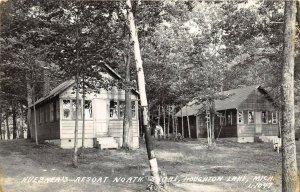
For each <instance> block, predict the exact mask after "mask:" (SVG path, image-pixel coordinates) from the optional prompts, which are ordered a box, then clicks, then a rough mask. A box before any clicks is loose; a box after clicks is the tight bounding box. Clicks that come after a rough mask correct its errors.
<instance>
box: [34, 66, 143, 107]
mask: <svg viewBox="0 0 300 192" xmlns="http://www.w3.org/2000/svg"><path fill="white" fill-rule="evenodd" d="M103 66H104V68H105V69H106V71H107V72H108V73H109V74H111V75H112V76H113V77H115V78H116V79H122V77H121V76H120V75H119V74H118V73H117V72H116V71H115V70H113V69H112V68H111V67H110V66H109V65H107V64H106V63H103ZM73 84H75V80H74V79H70V80H68V81H64V82H63V83H61V84H60V85H58V86H57V87H55V88H54V89H52V90H51V91H50V93H49V94H48V95H47V96H44V97H42V98H40V99H39V100H37V101H36V102H35V105H37V104H40V103H43V102H44V101H47V100H48V99H51V98H53V97H55V96H57V95H59V94H60V93H62V92H63V91H65V90H66V89H68V88H69V87H70V86H72V85H73ZM133 91H134V93H136V94H139V93H138V92H137V91H136V90H133ZM32 106H33V104H32V105H30V106H29V107H32Z"/></svg>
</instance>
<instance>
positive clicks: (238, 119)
mask: <svg viewBox="0 0 300 192" xmlns="http://www.w3.org/2000/svg"><path fill="white" fill-rule="evenodd" d="M240 112H241V116H240ZM240 119H241V122H240ZM244 122H245V121H244V111H243V110H237V123H238V124H239V125H241V124H244Z"/></svg>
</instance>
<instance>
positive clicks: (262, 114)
mask: <svg viewBox="0 0 300 192" xmlns="http://www.w3.org/2000/svg"><path fill="white" fill-rule="evenodd" d="M104 66H105V69H106V73H105V74H106V76H107V77H108V78H110V79H111V78H115V79H121V77H120V75H118V74H117V73H116V72H115V71H114V70H113V69H111V68H110V67H109V66H108V65H104ZM74 85H75V81H74V80H69V81H66V82H63V83H62V84H60V85H59V86H57V87H56V88H54V89H53V90H51V91H50V92H49V93H48V94H47V95H45V96H44V97H42V98H41V99H39V100H38V101H36V102H35V108H36V125H37V139H38V140H48V141H50V142H53V143H56V144H57V145H59V146H61V147H62V148H72V147H73V146H74V127H75V106H76V100H75V91H74V90H73V87H74ZM222 94H223V95H225V96H227V97H226V98H225V99H223V100H216V101H215V107H216V111H217V114H218V115H216V118H215V136H216V137H220V138H221V137H231V138H235V139H236V140H237V141H238V142H254V141H255V139H261V140H270V139H273V138H277V137H278V136H279V132H280V131H279V125H278V112H277V111H276V106H275V105H274V102H273V100H272V99H271V98H270V96H269V95H268V94H267V92H266V91H265V90H264V89H263V88H262V87H261V86H249V87H244V88H238V89H233V90H229V91H224V92H222ZM79 98H80V101H79V105H80V108H79V114H78V118H79V131H78V138H79V140H78V144H79V146H80V145H81V138H82V124H83V121H82V119H83V117H82V115H83V111H84V112H85V146H86V147H95V146H96V145H98V144H100V146H101V148H118V147H120V146H121V145H122V139H123V115H124V110H125V92H124V90H120V89H117V88H112V89H111V90H105V89H100V90H98V91H97V93H89V94H87V95H86V99H85V103H82V95H81V94H80V95H79ZM138 98H139V95H138V93H137V92H135V91H132V94H131V99H132V114H133V138H132V139H133V145H134V146H133V147H134V148H138V147H139V135H140V134H139V118H138ZM30 109H31V111H32V114H33V111H34V110H33V106H31V108H30ZM175 116H176V117H177V118H178V126H179V127H178V132H180V133H181V132H182V129H183V131H184V136H185V137H187V135H188V129H187V117H188V118H189V123H190V131H191V137H192V138H202V137H206V136H207V120H208V118H207V115H206V114H205V113H203V105H202V104H195V102H193V101H192V102H190V103H188V104H187V105H186V106H184V107H183V108H182V109H181V110H180V111H178V112H177V113H176V115H175ZM182 117H183V118H182ZM181 121H183V124H184V125H183V127H181ZM33 122H34V116H33V115H32V121H31V126H30V127H31V133H32V138H33V139H35V130H34V129H33V128H34V126H33Z"/></svg>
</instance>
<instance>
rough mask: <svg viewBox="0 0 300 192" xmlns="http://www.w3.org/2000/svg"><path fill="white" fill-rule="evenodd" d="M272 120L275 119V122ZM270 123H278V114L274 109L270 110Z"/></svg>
mask: <svg viewBox="0 0 300 192" xmlns="http://www.w3.org/2000/svg"><path fill="white" fill-rule="evenodd" d="M274 114H275V117H276V118H274ZM274 120H276V122H275V123H274ZM272 124H278V114H277V112H276V111H272Z"/></svg>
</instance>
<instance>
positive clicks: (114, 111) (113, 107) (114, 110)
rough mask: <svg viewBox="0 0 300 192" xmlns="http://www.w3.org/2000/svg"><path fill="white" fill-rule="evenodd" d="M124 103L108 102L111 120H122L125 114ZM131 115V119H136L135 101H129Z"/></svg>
mask: <svg viewBox="0 0 300 192" xmlns="http://www.w3.org/2000/svg"><path fill="white" fill-rule="evenodd" d="M125 107H126V103H125V101H118V102H117V101H113V100H112V101H110V106H109V117H110V118H111V119H122V118H124V114H125ZM131 115H132V119H135V118H136V110H135V101H131Z"/></svg>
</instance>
